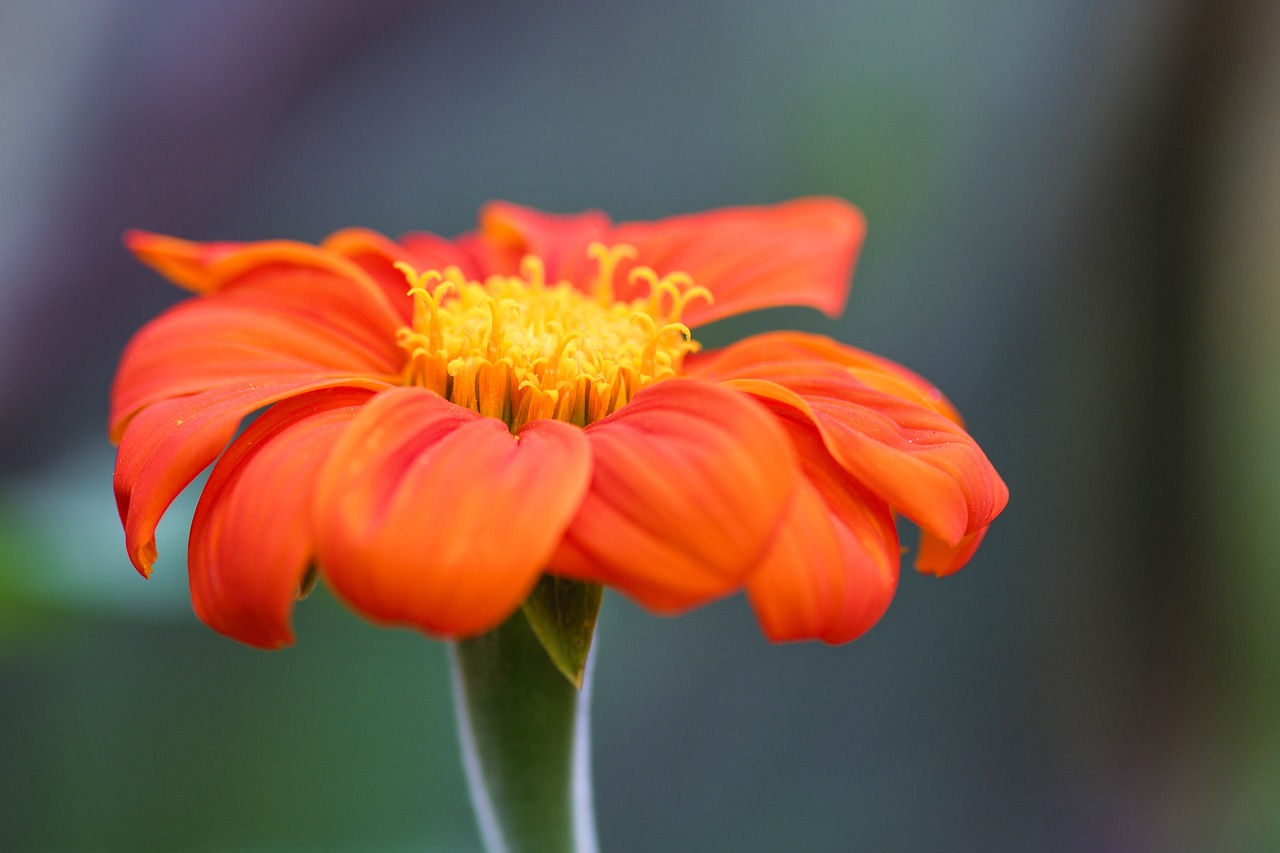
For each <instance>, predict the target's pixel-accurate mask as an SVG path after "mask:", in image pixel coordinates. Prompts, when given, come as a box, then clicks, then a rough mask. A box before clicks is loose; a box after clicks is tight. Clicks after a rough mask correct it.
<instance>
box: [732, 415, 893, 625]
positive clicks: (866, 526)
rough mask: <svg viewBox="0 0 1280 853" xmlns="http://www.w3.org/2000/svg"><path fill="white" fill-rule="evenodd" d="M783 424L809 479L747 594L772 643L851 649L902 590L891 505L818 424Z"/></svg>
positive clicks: (790, 419) (797, 420) (794, 420)
mask: <svg viewBox="0 0 1280 853" xmlns="http://www.w3.org/2000/svg"><path fill="white" fill-rule="evenodd" d="M796 414H797V417H787V418H784V419H782V422H783V423H784V425H785V426H786V427H787V430H788V432H789V433H790V434H791V437H792V440H793V441H794V442H795V445H796V450H797V452H798V455H799V457H800V461H801V465H802V467H803V469H804V473H805V479H803V480H802V481H801V484H800V488H799V489H797V492H796V498H795V500H793V501H792V503H791V508H790V511H789V513H788V515H787V517H786V519H785V520H784V521H783V523H782V525H781V526H780V527H779V529H778V533H777V535H776V536H775V537H774V540H773V543H772V545H771V546H770V548H769V551H768V552H766V554H765V556H764V558H763V559H762V560H761V563H760V566H759V567H758V568H757V570H756V572H755V573H754V574H752V576H751V579H750V580H749V581H748V582H747V593H748V595H749V597H750V599H751V604H752V607H754V608H755V611H756V615H757V617H758V618H759V619H760V625H761V627H762V628H763V629H764V633H765V635H766V636H768V637H769V639H771V640H774V641H775V642H777V641H783V640H807V639H820V640H824V641H826V642H828V643H845V642H848V641H850V640H853V639H855V638H856V637H859V636H861V635H862V634H864V633H865V632H866V631H867V630H869V629H870V628H871V626H872V625H874V624H875V623H876V622H877V620H879V619H880V617H881V616H883V615H884V612H885V610H887V609H888V607H889V602H890V601H891V600H892V599H893V593H894V590H895V589H896V588H897V585H898V560H899V550H898V534H897V530H896V529H895V528H894V524H893V515H892V514H891V513H890V511H889V506H888V505H887V504H886V503H885V502H884V501H882V500H880V499H879V498H877V497H876V496H875V495H873V494H871V493H870V492H868V491H867V490H866V488H864V487H863V486H862V485H861V484H860V483H858V482H857V481H855V480H854V479H853V478H852V477H851V476H850V475H849V474H848V473H847V472H845V471H844V470H843V469H842V468H841V467H840V465H839V464H838V463H836V461H835V460H834V459H832V458H831V455H830V454H829V453H827V451H826V448H825V447H824V445H823V442H822V437H821V436H820V435H819V434H818V431H817V430H816V429H814V427H813V426H812V424H809V423H807V422H805V421H803V420H802V419H801V418H800V417H799V413H796Z"/></svg>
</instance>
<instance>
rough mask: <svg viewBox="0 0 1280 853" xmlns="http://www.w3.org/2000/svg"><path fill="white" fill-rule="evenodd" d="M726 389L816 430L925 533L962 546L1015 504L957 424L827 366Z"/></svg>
mask: <svg viewBox="0 0 1280 853" xmlns="http://www.w3.org/2000/svg"><path fill="white" fill-rule="evenodd" d="M732 375H733V376H735V377H741V378H734V379H730V380H728V381H727V384H729V385H730V386H732V387H734V388H737V389H739V390H741V391H745V392H747V393H751V394H754V395H756V396H757V397H758V398H760V399H761V400H764V401H766V402H767V403H768V404H769V405H770V406H771V407H772V408H773V409H774V411H777V412H778V413H779V414H780V415H784V416H789V410H791V409H794V410H798V411H800V412H802V413H804V415H805V416H806V417H808V418H809V419H810V420H812V421H813V422H814V424H816V426H817V427H818V429H819V430H820V431H821V433H822V437H823V440H824V441H825V442H826V446H827V449H828V450H829V451H830V452H831V455H832V456H834V457H835V458H836V459H837V460H838V461H839V462H840V464H841V465H843V466H844V468H845V470H847V471H849V472H850V473H851V474H853V475H854V476H855V477H856V478H857V479H858V480H859V481H861V482H862V483H863V484H865V485H866V486H867V487H868V488H870V489H871V491H873V492H875V493H876V494H878V495H880V496H881V497H883V498H884V499H885V500H887V501H888V502H889V504H890V506H892V507H893V508H894V509H895V510H898V511H900V512H902V513H903V514H904V515H906V516H907V517H908V518H910V519H911V520H912V521H914V522H916V523H917V524H918V525H920V526H921V527H922V528H924V529H925V530H927V531H929V532H930V533H932V534H934V535H935V536H937V537H939V538H940V539H942V540H944V541H945V542H948V543H951V544H955V543H958V542H959V541H960V540H961V539H962V538H964V537H965V536H966V535H968V534H970V533H972V532H973V531H975V530H977V529H979V528H981V527H985V526H986V525H987V524H989V523H990V522H991V520H992V519H993V518H995V517H996V516H997V515H998V514H999V513H1000V511H1001V510H1003V509H1004V506H1005V503H1007V501H1008V498H1009V490H1008V488H1007V487H1006V486H1005V484H1004V481H1003V480H1001V479H1000V475H999V474H997V473H996V471H995V469H994V468H993V467H992V466H991V463H990V462H989V461H987V457H986V454H984V453H983V452H982V449H981V448H980V447H978V445H977V443H976V442H975V441H974V440H973V439H972V438H970V437H969V434H968V433H966V432H965V431H964V430H963V429H962V428H961V427H959V426H958V425H957V424H956V423H955V422H954V421H952V420H950V419H949V418H946V417H944V416H942V415H940V414H938V413H937V412H936V411H934V410H933V409H929V408H926V407H924V406H921V405H918V404H917V403H914V402H912V401H910V400H905V399H903V398H901V397H897V396H894V395H892V394H886V393H884V392H883V391H879V390H877V389H875V388H872V387H870V386H868V385H866V384H865V383H863V382H860V381H859V380H857V379H855V378H854V377H853V376H851V375H849V374H848V373H847V372H846V371H844V370H843V369H841V368H840V367H838V366H835V365H830V364H824V363H822V362H805V361H793V362H781V363H777V364H773V365H756V366H754V367H752V368H749V369H743V370H739V371H735V372H734V373H733V374H732Z"/></svg>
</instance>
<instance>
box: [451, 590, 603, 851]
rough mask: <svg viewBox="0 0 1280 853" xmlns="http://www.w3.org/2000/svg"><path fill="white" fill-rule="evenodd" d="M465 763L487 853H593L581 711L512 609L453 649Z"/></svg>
mask: <svg viewBox="0 0 1280 853" xmlns="http://www.w3.org/2000/svg"><path fill="white" fill-rule="evenodd" d="M452 662H453V685H454V697H455V702H456V708H457V714H458V730H459V734H460V737H461V741H462V758H463V765H464V767H465V768H466V773H467V782H468V785H469V787H470V790H471V801H472V804H473V805H474V807H475V810H476V819H477V821H478V822H479V824H480V834H481V836H482V837H483V839H484V843H485V847H486V849H488V850H489V851H490V853H499V851H510V853H517V851H535V850H536V851H546V853H559V851H564V853H594V851H596V850H597V843H596V831H595V815H594V812H593V808H592V801H591V768H590V750H589V740H588V720H587V707H588V700H589V691H590V683H591V667H590V666H589V665H588V666H587V667H586V671H585V673H584V674H583V681H582V689H581V690H577V689H575V688H574V686H573V685H572V684H571V683H570V682H569V680H568V679H567V678H566V677H565V675H564V674H563V673H562V672H561V670H560V669H558V668H557V667H556V665H555V664H553V663H552V661H551V658H550V657H548V655H547V651H546V649H545V648H544V646H543V643H542V642H541V641H540V640H539V639H538V637H537V635H536V634H535V633H534V632H533V630H532V629H531V628H530V626H529V621H528V619H527V618H526V616H525V614H524V612H522V611H517V612H516V613H515V614H514V615H513V616H512V617H511V618H510V619H508V620H507V621H506V622H504V623H503V624H502V625H500V626H498V627H497V628H495V629H494V630H492V631H490V632H489V633H487V634H484V635H482V636H479V637H475V638H472V639H469V640H462V641H459V642H457V643H455V644H454V645H453V655H452Z"/></svg>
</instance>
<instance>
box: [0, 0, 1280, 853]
mask: <svg viewBox="0 0 1280 853" xmlns="http://www.w3.org/2000/svg"><path fill="white" fill-rule="evenodd" d="M1277 56H1280V10H1278V8H1277V5H1276V4H1274V3H1249V2H1210V0H1199V2H1194V1H1193V0H1166V1H1165V2H1158V0H1148V2H1138V1H1137V0H1121V2H1102V0H1099V1H1098V2H1070V0H1056V2H1052V1H1051V0H1046V2H1033V3H1024V2H1013V0H1005V2H997V0H984V1H983V2H972V3H967V2H965V3H962V2H943V0H934V2H927V1H926V0H919V2H901V3H871V2H837V1H836V0H828V1H827V2H821V0H793V2H785V3H784V2H764V0H748V2H735V3H711V2H705V3H682V2H675V0H650V2H646V3H635V4H622V3H618V4H612V3H600V2H588V0H576V2H575V1H574V0H564V2H549V3H520V2H515V0H508V2H495V3H462V2H438V3H416V4H415V3H409V2H392V0H377V1H376V2H367V0H365V2H356V1H355V0H352V2H340V1H339V0H311V2H302V0H295V2H283V0H221V1H220V2H214V0H207V1H206V2H195V1H194V0H190V1H189V2H144V0H54V2H39V0H16V2H15V0H7V2H5V3H3V4H0V270H2V271H3V272H2V273H0V848H3V849H6V850H131V851H138V850H251V851H268V850H270V851H275V850H420V849H433V850H467V849H476V847H477V845H478V840H477V838H476V835H475V831H474V829H473V828H472V823H471V816H470V812H469V807H468V806H467V803H466V799H465V792H464V790H463V787H462V780H461V771H460V768H459V765H458V758H457V753H456V747H455V745H454V739H453V728H452V726H453V723H452V711H451V701H450V698H449V694H448V681H447V672H446V666H445V650H444V647H443V646H442V645H441V644H439V643H436V642H433V641H426V640H423V639H422V638H421V637H419V636H417V635H413V634H410V633H407V632H387V631H382V630H378V629H376V628H374V627H372V626H370V625H368V624H365V623H363V622H361V621H359V620H358V619H357V618H356V617H354V616H352V615H350V614H349V613H347V612H345V611H344V610H342V609H341V608H340V607H339V606H338V605H336V604H335V603H333V602H332V601H331V600H330V599H329V598H328V597H327V596H326V595H325V594H324V593H323V592H319V593H317V594H316V595H315V596H313V597H312V598H311V599H309V600H308V601H307V602H305V603H304V604H303V605H302V606H301V607H300V608H299V613H298V634H299V643H298V645H297V647H296V648H294V649H291V650H289V651H285V652H282V653H278V654H266V653H262V652H256V651H252V650H249V649H247V648H243V647H240V646H238V645H236V644H234V643H232V642H231V641H228V640H224V639H222V638H220V637H218V636H215V635H213V634H212V633H211V632H209V631H208V630H207V629H205V628H204V627H203V626H202V625H201V624H200V623H198V622H197V621H196V620H195V618H194V617H193V616H192V615H191V614H190V608H189V605H188V604H187V599H186V590H185V578H184V571H183V551H184V535H185V526H186V519H187V518H189V514H190V511H191V507H192V501H191V500H189V499H188V500H184V501H183V502H180V504H179V505H178V506H177V507H176V508H175V510H174V511H173V512H172V513H171V517H170V519H169V520H168V521H167V523H166V524H165V525H164V526H163V527H162V529H161V541H160V546H161V559H160V562H159V564H158V567H157V572H156V577H155V579H154V580H153V581H151V582H149V583H144V582H143V581H141V580H140V579H139V578H138V577H137V576H136V575H135V573H134V572H133V571H132V569H131V568H130V567H129V565H128V562H127V560H126V559H125V558H124V555H123V545H122V536H121V534H120V532H119V529H118V523H117V521H116V519H115V517H114V508H113V505H112V501H111V496H110V485H109V483H110V476H111V466H112V450H111V448H110V447H109V446H108V445H107V443H106V441H105V438H104V432H105V426H104V419H105V411H106V401H107V386H108V383H109V381H110V377H111V374H112V370H113V367H114V363H115V359H116V358H117V356H118V354H119V351H120V348H121V346H122V345H123V343H124V341H125V340H127V338H128V337H129V335H130V334H132V333H133V332H134V331H135V330H136V329H137V328H138V327H139V326H140V325H141V324H142V323H144V322H145V321H146V320H147V319H148V318H149V317H151V316H153V315H154V314H155V312H157V311H158V310H159V309H161V308H162V307H163V306H165V305H167V304H170V303H172V302H173V301H175V300H176V299H178V298H179V297H180V295H181V294H180V293H179V292H178V291H177V290H176V289H174V288H171V287H168V286H167V285H165V284H164V283H162V282H161V281H159V280H158V279H157V278H156V277H155V276H154V275H152V274H151V273H149V272H147V271H145V270H143V269H142V268H140V267H138V266H137V265H136V264H135V263H134V262H133V261H132V259H131V258H129V257H128V256H127V254H126V253H125V252H124V251H123V249H122V248H121V246H120V242H119V239H120V234H121V232H122V231H123V230H124V229H126V228H129V227H143V228H149V229H153V230H158V231H163V232H168V233H174V234H178V235H180V236H185V237H189V238H196V239H259V238H267V237H292V238H300V239H306V240H317V239H320V238H322V237H323V236H324V235H325V234H326V233H328V232H330V231H332V230H335V229H337V228H340V227H344V226H348V225H365V226H369V227H373V228H376V229H380V230H382V231H385V232H388V233H391V234H396V233H399V232H401V231H405V230H409V229H430V230H435V231H438V232H442V233H454V232H457V231H461V230H464V229H466V228H468V227H470V225H471V223H472V222H473V218H474V216H475V213H476V211H477V209H478V208H479V206H480V205H481V204H482V203H483V202H484V201H486V200H488V199H491V198H507V199H511V200H513V201H518V202H522V203H526V204H532V205H536V206H540V207H543V208H546V209H550V210H563V211H570V210H578V209H582V208H585V207H600V208H603V209H605V210H607V211H609V212H610V213H612V214H613V215H614V216H615V217H616V218H619V219H628V218H651V217H658V216H662V215H666V214H670V213H676V212H684V211H690V210H698V209H704V208H709V207H716V206H722V205H726V204H733V203H747V202H752V203H755V202H771V201H777V200H782V199H785V198H789V197H793V196H797V195H803V194H809V193H830V194H836V195H841V196H843V197H846V198H848V199H850V200H852V201H854V202H855V203H857V204H859V205H860V206H862V207H863V209H864V210H865V211H866V213H867V215H868V217H869V220H870V233H869V239H868V243H867V246H866V250H865V252H864V255H863V258H862V261H861V263H860V266H859V270H858V274H857V277H856V280H855V286H854V290H853V295H852V300H851V303H850V306H849V310H848V312H847V314H846V316H845V317H844V318H843V319H841V320H839V321H835V322H833V321H828V320H826V319H824V318H822V317H821V316H819V315H817V314H814V313H812V312H807V311H800V310H794V311H775V312H768V313H766V314H763V315H760V316H756V317H751V318H746V319H743V320H739V321H732V322H728V323H724V324H719V325H717V326H716V327H714V328H711V329H708V330H706V332H705V334H703V335H702V336H701V337H702V338H703V339H704V340H705V341H707V342H708V343H711V344H723V343H725V342H728V341H730V340H733V339H735V338H737V337H740V336H742V335H744V334H746V333H748V332H751V331H754V330H758V329H762V328H766V327H773V326H779V325H782V326H790V327H797V328H804V329H809V330H814V331H820V332H824V333H828V334H832V335H835V336H837V337H839V338H841V339H842V340H845V341H848V342H851V343H854V344H857V345H860V346H864V347H866V348H869V349H872V350H875V351H877V352H880V353H883V354H885V355H888V356H890V357H893V358H895V359H898V360H899V361H902V362H903V363H905V364H907V365H909V366H911V367H913V368H915V369H916V370H918V371H920V372H921V373H923V374H925V375H926V376H928V377H930V378H931V379H932V380H934V381H935V382H936V383H937V384H938V385H940V386H941V387H942V388H943V389H944V390H945V391H946V392H947V393H948V394H949V395H950V396H951V397H952V399H953V400H954V401H955V402H956V403H957V404H958V405H959V406H960V408H961V409H962V411H963V412H964V413H965V414H966V416H967V418H968V421H969V426H970V428H971V430H972V432H973V434H974V435H975V436H976V437H977V438H978V440H979V441H980V442H981V443H982V444H983V446H984V447H985V448H986V449H987V451H988V453H989V455H990V456H991V458H992V459H993V461H994V462H995V463H996V465H997V466H998V467H999V469H1000V471H1001V472H1002V474H1003V475H1004V477H1005V479H1006V480H1007V481H1008V482H1009V484H1010V487H1011V489H1012V493H1013V499H1012V503H1011V504H1010V507H1009V510H1008V511H1007V512H1006V513H1005V515H1004V516H1003V517H1002V518H1001V519H1000V520H999V521H998V522H997V524H996V525H995V527H994V529H993V531H992V533H991V535H990V537H989V539H988V543H987V544H986V545H985V546H984V547H983V549H982V550H981V551H980V552H979V554H978V557H977V558H976V560H975V561H974V562H973V564H972V565H971V566H970V567H969V568H967V569H966V570H965V571H964V572H962V573H961V574H959V575H957V576H955V577H953V578H950V579H947V580H944V581H939V580H935V579H930V578H921V577H917V576H915V575H913V574H911V573H909V572H908V573H906V574H905V576H904V578H903V583H902V587H901V589H900V592H899V595H898V599H897V601H896V602H895V604H894V606H893V607H892V608H891V610H890V612H889V614H888V615H887V616H886V617H885V618H884V620H883V621H882V622H881V624H880V625H879V626H878V627H877V628H876V629H875V630H873V631H872V632H871V634H869V635H868V636H867V637H866V638H864V639H862V640H859V641H857V642H856V643H854V644H852V645H849V646H845V647H840V648H835V649H832V648H827V647H823V646H818V645H803V646H784V647H773V646H770V645H769V644H767V643H766V642H765V641H764V640H763V639H762V638H761V637H760V635H759V632H758V630H757V629H756V627H755V626H754V624H753V621H752V619H751V616H750V613H749V612H748V610H747V608H746V606H745V604H744V603H743V602H742V601H741V600H730V601H726V602H724V603H721V604H717V605H715V606H712V607H709V608H706V609H704V610H702V611H699V612H697V613H694V614H692V615H689V616H686V617H682V618H679V619H661V618H657V617H654V616H650V615H648V614H646V613H644V612H643V611H640V610H638V609H637V608H635V607H634V606H633V605H631V604H630V603H628V602H626V601H623V600H620V599H617V598H616V597H614V598H610V599H609V600H608V601H607V604H606V609H605V612H604V615H603V618H602V624H601V629H600V635H599V639H598V644H599V645H598V654H599V661H598V662H599V666H598V668H597V673H598V681H597V690H596V697H595V698H596V707H595V744H596V746H595V749H596V761H595V765H596V777H597V786H596V787H597V800H598V809H599V820H600V833H601V838H602V841H603V844H604V847H605V849H606V850H609V851H652V850H726V851H740V850H761V851H773V850H833V851H834V850H851V849H865V850H891V851H898V850H901V851H917V850H927V851H932V850H939V851H993V850H995V851H1005V850H1008V851H1020V850H1037V851H1059V850H1061V851H1077V850H1080V851H1099V850H1115V851H1144V850H1151V851H1166V850H1188V851H1191V850H1212V851H1224V850H1245V851H1247V850H1268V849H1275V848H1276V847H1277V846H1280V818H1277V815H1278V814H1280V772H1277V771H1276V770H1275V768H1276V767H1277V766H1280V691H1278V689H1277V687H1276V685H1277V684H1280V638H1278V637H1277V631H1276V629H1275V618H1274V615H1273V614H1274V613H1275V611H1276V607H1277V605H1278V604H1280V572H1277V571H1276V569H1277V567H1278V566H1277V564H1278V563H1280V525H1277V524H1276V517H1277V514H1278V512H1277V511H1278V510H1280V450H1278V449H1277V448H1278V447H1280V444H1278V443H1277V442H1276V441H1275V436H1276V434H1277V430H1280V402H1278V401H1280V367H1278V365H1280V344H1277V341H1278V340H1280V335H1278V334H1277V333H1276V330H1277V320H1278V319H1280V287H1277V277H1278V276H1280V225H1278V223H1280V168H1278V167H1277V164H1278V163H1280V107H1278V105H1277V102H1276V100H1275V93H1276V92H1277V91H1280V62H1278V61H1277V59H1276V57H1277ZM189 497H190V496H188V498H189ZM184 514H185V517H184Z"/></svg>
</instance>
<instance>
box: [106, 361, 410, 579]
mask: <svg viewBox="0 0 1280 853" xmlns="http://www.w3.org/2000/svg"><path fill="white" fill-rule="evenodd" d="M335 386H347V387H356V388H370V389H374V390H377V389H378V388H381V387H385V386H383V385H382V383H380V382H376V381H373V380H367V379H332V378H329V377H319V378H317V377H298V376H285V377H278V376H262V377H259V378H258V379H257V380H255V381H254V382H251V383H245V384H242V385H235V386H228V387H224V388H218V389H215V390H212V391H206V392H204V393H202V394H193V395H190V396H187V397H177V398H174V399H172V400H163V401H161V402H159V403H156V404H154V405H151V406H148V407H147V408H145V409H143V410H142V411H141V412H139V413H138V414H137V415H136V416H135V417H134V418H133V420H131V421H130V422H129V426H128V427H127V428H126V429H125V431H124V437H123V438H122V439H121V441H120V451H119V453H118V454H117V456H116V472H115V493H116V508H117V509H118V510H119V512H120V520H121V521H122V522H123V523H124V532H125V536H124V539H125V548H126V549H127V551H128V553H129V559H130V560H131V561H132V562H133V565H134V566H135V567H136V568H137V569H138V571H139V572H141V573H142V574H144V575H148V574H150V573H151V565H152V563H154V562H155V559H156V543H155V531H156V524H157V523H158V522H159V521H160V516H162V515H163V514H164V511H165V510H166V509H168V507H169V504H171V503H172V502H173V499H174V498H175V497H177V496H178V493H179V492H181V491H182V490H183V489H184V488H186V486H187V484H188V483H190V482H191V481H192V480H193V479H195V476H196V475H197V474H199V473H200V472H201V471H203V470H204V469H205V468H207V467H208V466H209V464H210V463H212V462H213V460H214V458H215V457H216V456H217V455H218V453H219V452H220V451H221V450H222V449H223V448H224V447H225V446H226V444H227V442H229V441H230V440H231V438H232V436H233V435H235V431H236V427H237V426H238V425H239V423H240V421H241V420H242V419H243V418H244V417H245V416H246V415H248V414H249V413H250V412H253V411H256V410H257V409H261V408H263V407H265V406H269V405H271V404H272V403H275V402H278V401H279V400H283V399H285V398H287V397H292V396H295V395H298V394H303V393H306V392H307V391H313V390H318V389H320V388H330V387H335Z"/></svg>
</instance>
